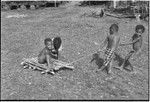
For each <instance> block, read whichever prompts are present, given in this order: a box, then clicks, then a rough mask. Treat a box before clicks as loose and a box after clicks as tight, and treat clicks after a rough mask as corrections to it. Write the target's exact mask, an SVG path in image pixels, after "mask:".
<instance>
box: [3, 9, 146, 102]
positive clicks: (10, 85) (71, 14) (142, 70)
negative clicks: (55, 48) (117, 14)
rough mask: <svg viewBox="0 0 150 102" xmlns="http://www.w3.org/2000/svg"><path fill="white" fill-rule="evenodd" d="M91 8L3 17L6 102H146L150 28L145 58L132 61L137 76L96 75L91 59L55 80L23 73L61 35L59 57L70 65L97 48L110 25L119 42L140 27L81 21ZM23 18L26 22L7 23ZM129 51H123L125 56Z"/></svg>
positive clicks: (130, 22) (128, 22)
mask: <svg viewBox="0 0 150 102" xmlns="http://www.w3.org/2000/svg"><path fill="white" fill-rule="evenodd" d="M89 9H90V8H88V7H83V8H82V7H72V8H69V9H67V8H64V7H59V8H48V9H43V10H32V11H29V10H27V11H8V12H2V13H1V14H2V15H1V58H2V60H1V81H2V83H1V85H2V87H1V90H2V91H1V92H2V94H1V95H2V99H22V100H23V99H35V100H37V99H43V100H48V99H49V100H51V99H99V100H103V99H148V24H147V23H145V22H140V23H141V24H143V25H144V26H145V28H146V31H145V33H144V35H143V39H144V42H145V43H143V49H142V53H141V54H139V55H138V56H133V58H132V59H131V60H130V62H131V63H132V65H133V66H135V68H134V70H135V72H137V73H129V72H122V71H119V70H116V69H113V74H111V75H107V74H105V72H99V73H95V70H96V69H97V68H98V66H97V65H96V64H95V63H94V62H93V63H91V64H90V63H89V62H90V60H91V59H92V57H91V56H89V57H87V58H85V59H84V60H81V61H79V62H76V63H74V65H75V67H76V69H75V70H73V71H70V70H61V71H59V72H58V73H57V74H56V75H55V76H52V75H41V74H40V72H38V71H32V70H30V69H23V68H22V67H21V66H20V63H21V60H22V59H23V58H28V57H35V56H37V54H38V53H39V51H40V50H41V49H42V48H43V47H44V44H43V40H44V39H45V38H46V37H55V36H60V37H61V38H62V40H63V51H62V52H61V53H62V54H63V55H64V57H65V58H66V59H68V60H69V61H74V60H77V59H79V58H81V57H83V56H86V55H88V54H90V53H92V52H94V51H96V50H97V49H98V45H95V42H96V43H98V44H101V42H102V41H103V40H104V38H105V37H106V35H107V33H108V30H109V27H110V25H111V24H112V23H115V22H118V23H119V33H120V35H121V42H122V43H124V42H129V39H130V38H131V36H132V35H133V34H134V28H135V26H136V25H137V24H139V22H136V21H135V20H130V19H117V18H111V17H104V18H92V17H81V14H84V13H85V12H88V11H86V10H89ZM13 14H25V15H28V16H27V17H24V18H6V17H7V16H8V15H13ZM130 50H131V47H130V46H126V47H120V48H119V50H118V53H119V54H120V55H121V56H122V57H124V56H125V55H126V54H127V53H128V52H129V51H130Z"/></svg>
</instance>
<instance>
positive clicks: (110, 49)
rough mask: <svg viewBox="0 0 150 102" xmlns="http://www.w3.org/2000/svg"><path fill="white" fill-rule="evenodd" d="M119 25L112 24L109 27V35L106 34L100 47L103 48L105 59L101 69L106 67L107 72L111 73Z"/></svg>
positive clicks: (117, 44) (117, 42)
mask: <svg viewBox="0 0 150 102" xmlns="http://www.w3.org/2000/svg"><path fill="white" fill-rule="evenodd" d="M118 30H119V27H118V25H117V24H112V25H111V27H110V28H109V33H110V34H109V35H107V37H106V39H105V41H104V42H103V43H102V49H105V50H106V51H105V60H104V63H103V66H102V67H101V70H103V69H104V68H106V67H107V68H108V73H111V67H112V63H113V56H114V53H115V51H116V49H117V48H118V46H119V43H120V36H119V34H118Z"/></svg>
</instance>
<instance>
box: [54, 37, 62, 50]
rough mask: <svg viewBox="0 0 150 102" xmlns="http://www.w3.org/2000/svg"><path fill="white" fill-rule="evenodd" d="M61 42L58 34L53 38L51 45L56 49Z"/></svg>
mask: <svg viewBox="0 0 150 102" xmlns="http://www.w3.org/2000/svg"><path fill="white" fill-rule="evenodd" d="M61 44H62V40H61V38H60V37H59V36H57V37H55V38H54V39H53V45H54V48H55V50H58V49H59V48H60V46H61Z"/></svg>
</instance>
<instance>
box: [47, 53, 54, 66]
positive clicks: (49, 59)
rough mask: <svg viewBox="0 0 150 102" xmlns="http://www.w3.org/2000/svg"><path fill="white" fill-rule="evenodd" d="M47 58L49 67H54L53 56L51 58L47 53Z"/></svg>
mask: <svg viewBox="0 0 150 102" xmlns="http://www.w3.org/2000/svg"><path fill="white" fill-rule="evenodd" d="M46 60H47V65H48V67H49V68H52V64H53V62H52V60H51V58H50V56H49V55H48V54H47V55H46Z"/></svg>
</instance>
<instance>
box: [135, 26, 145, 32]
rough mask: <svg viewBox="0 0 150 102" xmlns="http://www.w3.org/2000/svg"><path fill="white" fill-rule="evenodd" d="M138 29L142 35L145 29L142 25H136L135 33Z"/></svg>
mask: <svg viewBox="0 0 150 102" xmlns="http://www.w3.org/2000/svg"><path fill="white" fill-rule="evenodd" d="M139 29H142V33H144V31H145V27H144V26H143V25H137V26H136V27H135V32H138V30H139Z"/></svg>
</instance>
